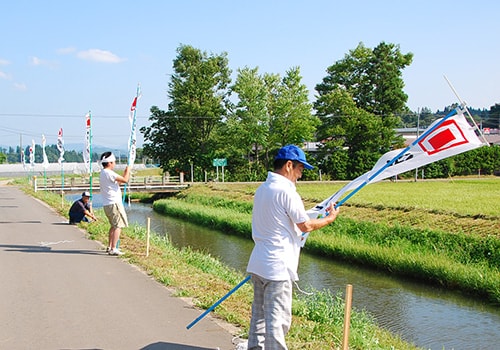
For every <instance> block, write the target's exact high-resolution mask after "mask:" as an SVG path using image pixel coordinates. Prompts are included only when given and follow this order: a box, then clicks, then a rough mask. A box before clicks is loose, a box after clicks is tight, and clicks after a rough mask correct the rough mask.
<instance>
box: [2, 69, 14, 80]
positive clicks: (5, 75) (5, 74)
mask: <svg viewBox="0 0 500 350" xmlns="http://www.w3.org/2000/svg"><path fill="white" fill-rule="evenodd" d="M0 79H5V80H10V79H12V78H11V76H10V75H9V74H7V73H5V72H2V71H1V70H0Z"/></svg>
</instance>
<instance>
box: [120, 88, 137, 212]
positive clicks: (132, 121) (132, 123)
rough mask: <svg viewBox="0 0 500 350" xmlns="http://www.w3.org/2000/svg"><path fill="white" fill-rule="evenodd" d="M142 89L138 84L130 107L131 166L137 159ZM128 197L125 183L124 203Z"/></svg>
mask: <svg viewBox="0 0 500 350" xmlns="http://www.w3.org/2000/svg"><path fill="white" fill-rule="evenodd" d="M140 91H141V85H140V84H137V89H136V91H135V98H134V100H133V101H132V106H131V107H130V112H131V113H132V115H129V121H130V136H129V140H128V157H127V166H128V167H129V168H130V167H132V166H133V165H134V164H133V163H134V161H135V152H136V145H135V142H136V136H135V134H136V130H135V129H136V122H137V117H136V111H137V100H138V99H139V95H140ZM129 192H130V190H129ZM126 197H127V183H125V184H124V186H123V203H125V198H126ZM129 205H130V193H129Z"/></svg>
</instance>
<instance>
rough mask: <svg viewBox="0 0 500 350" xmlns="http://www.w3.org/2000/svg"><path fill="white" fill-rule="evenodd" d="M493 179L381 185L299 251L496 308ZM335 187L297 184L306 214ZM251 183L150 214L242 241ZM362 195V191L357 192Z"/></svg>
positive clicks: (162, 205) (499, 262) (498, 248)
mask: <svg viewBox="0 0 500 350" xmlns="http://www.w3.org/2000/svg"><path fill="white" fill-rule="evenodd" d="M499 185H500V179H487V180H480V181H478V180H455V181H439V182H418V183H412V182H396V183H390V182H384V183H379V184H373V185H370V186H367V188H365V189H364V190H363V191H364V193H361V192H360V193H359V194H358V195H357V197H353V198H352V199H351V203H348V204H346V205H344V206H343V207H342V209H341V215H340V216H339V218H338V219H337V221H336V222H335V223H334V224H333V225H331V226H328V227H326V228H324V229H322V230H321V231H318V232H314V233H313V234H312V235H310V237H309V239H308V242H307V244H306V246H305V249H306V250H308V251H310V252H312V253H315V254H318V255H321V256H325V257H330V258H332V259H339V260H344V261H349V262H354V263H359V264H362V265H365V266H372V267H374V268H378V269H383V270H386V271H388V272H390V273H392V274H397V275H401V276H405V277H411V278H415V279H418V280H422V281H426V282H429V283H432V284H437V285H441V286H444V287H445V288H448V289H456V290H460V291H464V292H467V293H470V294H473V295H475V296H479V297H482V298H485V299H488V300H490V301H492V302H494V303H497V304H500V270H499V267H500V224H499V222H500V220H499V219H500V216H498V215H499V212H498V201H499V199H500V186H499ZM341 186H342V185H341V184H329V185H325V184H306V183H304V184H300V183H299V185H298V189H299V192H301V194H302V196H303V198H304V199H305V201H306V202H307V203H308V204H310V206H311V207H312V206H313V205H314V204H313V203H317V202H319V201H320V200H321V199H324V198H326V197H327V196H329V195H330V194H331V193H332V192H334V191H335V190H337V189H339V188H340V187H341ZM256 187H257V185H256V184H244V185H235V184H220V183H219V184H212V185H210V186H193V187H191V188H190V189H189V190H186V191H183V192H182V193H181V194H180V195H178V196H177V197H176V198H175V199H164V200H160V201H157V202H155V204H154V208H155V210H157V211H159V212H162V213H165V214H167V215H172V216H177V217H183V218H187V219H189V220H190V221H192V222H197V223H199V224H203V225H209V226H212V227H216V228H218V229H221V230H224V231H226V232H233V233H235V234H239V235H243V236H246V237H250V235H251V208H252V203H251V200H252V195H253V193H254V191H255V189H256ZM363 191H362V192H363Z"/></svg>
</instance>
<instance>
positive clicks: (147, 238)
mask: <svg viewBox="0 0 500 350" xmlns="http://www.w3.org/2000/svg"><path fill="white" fill-rule="evenodd" d="M150 227H151V218H149V217H148V224H147V234H146V258H147V257H148V256H149V228H150Z"/></svg>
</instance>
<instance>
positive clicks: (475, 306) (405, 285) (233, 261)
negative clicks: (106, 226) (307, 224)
mask: <svg viewBox="0 0 500 350" xmlns="http://www.w3.org/2000/svg"><path fill="white" fill-rule="evenodd" d="M77 197H78V196H77ZM96 197H98V196H95V197H94V206H96V207H97V206H98V198H96ZM73 198H74V197H73ZM68 199H71V198H68ZM127 212H128V216H129V221H130V222H131V223H133V222H135V223H138V224H140V225H143V226H145V225H146V222H147V218H148V217H149V218H151V230H152V231H154V232H156V233H158V234H161V235H167V236H168V237H169V239H170V241H171V242H172V243H173V244H174V245H175V246H178V247H184V246H190V247H192V248H193V249H196V250H201V251H204V252H207V253H210V254H211V255H212V256H216V257H219V258H220V260H221V261H223V262H224V263H226V264H227V265H229V266H231V267H233V268H235V269H237V270H240V271H242V272H244V271H245V268H246V264H247V261H248V258H249V256H250V252H251V250H252V248H253V242H252V241H251V240H248V239H245V238H241V237H236V236H231V235H227V234H224V233H223V232H220V231H215V230H211V229H207V228H204V227H200V226H198V225H194V224H192V223H189V222H185V221H182V220H178V219H174V218H170V217H165V216H162V215H159V214H157V213H155V212H154V211H153V210H152V209H151V206H150V205H144V204H137V203H132V205H131V206H130V207H127ZM299 276H300V281H299V286H300V288H301V289H307V288H308V287H309V286H312V287H313V288H315V289H318V290H322V289H330V290H331V291H333V292H334V293H336V292H337V291H342V292H343V291H345V286H346V285H347V284H352V285H353V307H354V308H356V309H358V310H361V309H364V310H366V311H368V312H369V313H370V314H371V315H373V316H374V317H375V319H376V320H377V323H378V324H379V325H380V326H381V327H383V328H385V329H387V330H389V331H391V332H392V333H396V334H399V335H400V336H401V337H402V338H403V339H405V340H406V341H409V342H413V343H414V344H416V345H417V346H419V347H422V348H424V349H432V350H443V349H445V350H451V349H454V350H470V349H475V350H481V349H497V348H498V346H499V344H500V308H499V307H496V306H492V305H489V304H488V303H487V302H484V301H479V300H474V299H473V298H472V297H464V296H462V295H460V294H458V293H455V292H450V291H446V290H443V289H440V288H437V287H431V286H427V285H422V284H420V283H416V282H414V281H408V280H401V279H396V278H392V277H391V276H388V275H387V274H384V273H381V272H377V271H373V270H368V269H366V270H365V269H363V268H360V267H358V266H352V265H346V264H342V263H338V262H332V261H330V260H326V259H322V258H319V257H315V256H312V255H309V254H306V253H305V252H303V253H302V255H301V260H300V265H299ZM222 295H223V293H222V292H221V296H222Z"/></svg>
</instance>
